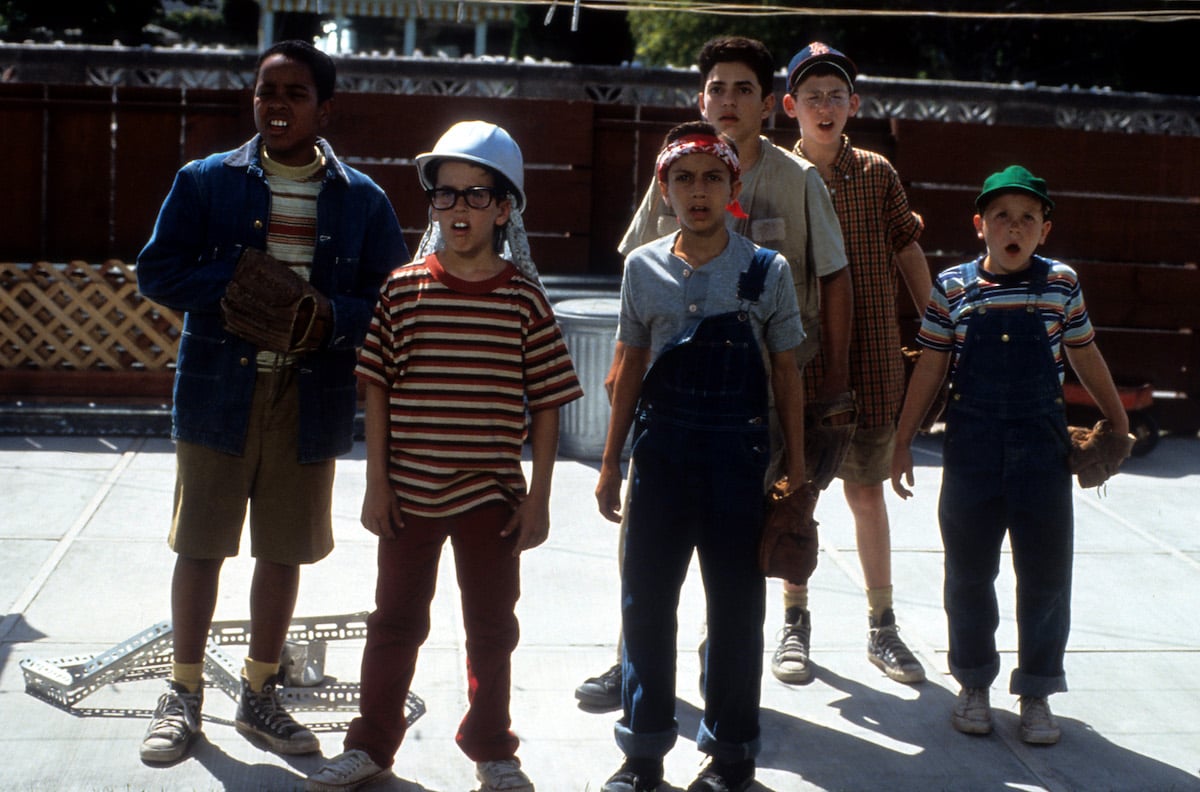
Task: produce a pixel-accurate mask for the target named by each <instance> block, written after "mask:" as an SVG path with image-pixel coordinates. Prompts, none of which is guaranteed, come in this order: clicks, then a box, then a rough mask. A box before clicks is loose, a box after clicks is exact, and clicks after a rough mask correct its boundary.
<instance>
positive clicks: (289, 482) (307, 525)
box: [168, 370, 334, 566]
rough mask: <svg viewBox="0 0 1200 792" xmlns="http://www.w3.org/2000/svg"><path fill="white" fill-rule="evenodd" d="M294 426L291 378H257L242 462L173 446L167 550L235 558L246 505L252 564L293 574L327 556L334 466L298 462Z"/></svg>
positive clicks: (283, 375) (294, 395) (271, 375)
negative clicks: (286, 569) (258, 561)
mask: <svg viewBox="0 0 1200 792" xmlns="http://www.w3.org/2000/svg"><path fill="white" fill-rule="evenodd" d="M299 423H300V409H299V395H298V390H297V387H296V375H295V372H294V371H292V370H284V371H280V372H277V373H263V372H260V373H259V375H258V380H257V382H256V384H255V387H254V402H253V406H252V409H251V414H250V426H249V428H248V430H247V433H246V447H245V452H244V453H243V455H242V456H237V455H234V454H226V453H223V452H221V451H215V450H213V449H211V448H207V447H205V446H200V445H196V444H195V443H187V442H184V441H182V440H181V441H178V442H177V443H176V447H175V513H174V517H173V519H172V521H171V535H170V537H169V540H168V541H169V543H170V545H171V549H172V550H174V551H175V552H176V553H179V554H180V555H183V556H188V557H190V558H205V559H213V558H231V557H233V556H236V555H237V554H238V545H239V543H240V541H241V535H242V526H243V524H244V523H245V521H246V506H247V504H249V507H250V554H251V555H252V556H254V557H255V558H258V559H262V560H264V561H272V562H274V563H277V564H286V565H288V566H295V565H297V564H311V563H312V562H314V561H319V560H320V559H322V558H324V557H325V556H327V555H329V552H330V551H331V550H332V549H333V519H332V506H333V473H334V461H333V460H332V459H326V460H323V461H321V462H315V463H310V464H304V465H302V464H300V463H299V462H297V461H296V460H297V446H298V437H297V435H298V434H299V431H298V426H299Z"/></svg>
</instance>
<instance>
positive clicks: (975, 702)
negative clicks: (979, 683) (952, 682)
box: [950, 687, 992, 734]
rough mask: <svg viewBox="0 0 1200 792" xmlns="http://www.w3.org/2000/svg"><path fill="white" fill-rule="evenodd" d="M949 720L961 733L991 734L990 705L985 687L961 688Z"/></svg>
mask: <svg viewBox="0 0 1200 792" xmlns="http://www.w3.org/2000/svg"><path fill="white" fill-rule="evenodd" d="M950 722H951V723H953V724H954V728H955V729H957V730H958V731H960V732H962V733H963V734H991V733H992V706H991V703H990V701H989V698H988V689H987V688H967V687H965V688H963V689H962V690H960V691H959V692H958V700H957V701H956V702H954V711H953V712H952V713H951V714H950Z"/></svg>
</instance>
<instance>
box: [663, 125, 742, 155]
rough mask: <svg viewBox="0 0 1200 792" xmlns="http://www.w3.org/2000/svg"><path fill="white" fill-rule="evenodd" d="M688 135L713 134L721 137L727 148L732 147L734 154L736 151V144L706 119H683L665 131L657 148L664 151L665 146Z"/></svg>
mask: <svg viewBox="0 0 1200 792" xmlns="http://www.w3.org/2000/svg"><path fill="white" fill-rule="evenodd" d="M688 135H714V136H716V137H719V138H721V140H722V141H723V142H724V143H725V144H726V145H728V146H729V148H731V149H733V153H734V154H737V153H738V150H737V144H736V143H734V142H733V141H732V140H730V139H729V138H727V137H725V136H724V135H722V134H721V133H720V132H718V131H717V128H716V127H715V126H713V125H712V124H710V123H708V122H707V121H685V122H683V123H682V124H680V125H679V126H676V127H672V128H671V131H670V132H668V133H667V136H666V137H665V138H663V142H662V146H661V147H660V148H659V151H660V152H661V151H664V150H665V149H666V148H667V146H669V145H671V144H672V143H674V142H675V141H676V140H679V139H680V138H683V137H687V136H688Z"/></svg>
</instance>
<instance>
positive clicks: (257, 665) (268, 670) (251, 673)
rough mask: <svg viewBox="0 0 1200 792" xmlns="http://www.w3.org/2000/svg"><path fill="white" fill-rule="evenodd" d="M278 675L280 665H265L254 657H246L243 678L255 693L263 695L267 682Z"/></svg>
mask: <svg viewBox="0 0 1200 792" xmlns="http://www.w3.org/2000/svg"><path fill="white" fill-rule="evenodd" d="M278 673H279V663H264V662H261V661H259V660H255V659H253V658H252V657H246V662H245V664H243V666H242V678H243V679H245V680H246V681H247V682H249V683H250V689H251V690H253V691H254V692H255V693H261V692H262V689H263V685H264V684H265V683H266V682H267V680H269V679H271V677H273V676H275V675H276V674H278Z"/></svg>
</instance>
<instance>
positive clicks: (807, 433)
mask: <svg viewBox="0 0 1200 792" xmlns="http://www.w3.org/2000/svg"><path fill="white" fill-rule="evenodd" d="M857 425H858V405H857V404H856V403H855V401H854V391H845V392H843V393H839V394H838V395H836V396H834V397H833V398H832V399H828V400H826V401H810V402H808V404H806V405H805V407H804V469H805V470H806V471H807V472H808V475H809V478H810V480H811V481H812V483H813V486H815V487H816V488H817V489H818V490H823V489H825V488H826V487H828V486H829V483H830V482H831V481H833V477H834V476H835V475H837V472H838V468H840V467H841V466H842V462H843V461H845V459H846V453H847V452H849V450H850V441H851V440H853V439H854V428H855V427H856V426H857Z"/></svg>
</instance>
